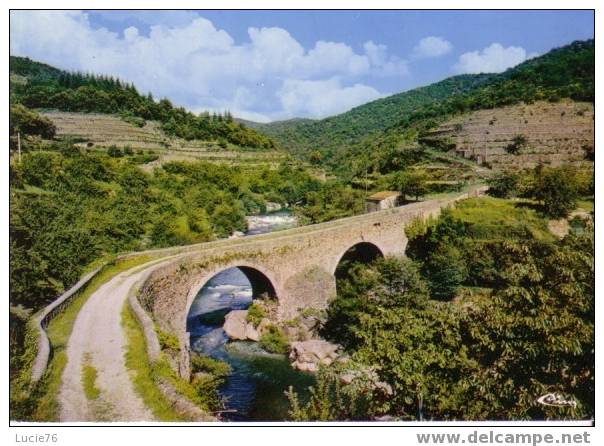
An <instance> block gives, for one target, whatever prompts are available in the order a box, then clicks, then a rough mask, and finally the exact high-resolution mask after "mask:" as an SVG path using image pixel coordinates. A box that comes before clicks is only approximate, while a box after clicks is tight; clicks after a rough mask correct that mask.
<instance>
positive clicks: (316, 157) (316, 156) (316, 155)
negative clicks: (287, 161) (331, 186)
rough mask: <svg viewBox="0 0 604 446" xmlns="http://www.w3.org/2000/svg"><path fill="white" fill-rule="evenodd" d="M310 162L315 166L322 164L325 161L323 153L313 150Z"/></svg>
mask: <svg viewBox="0 0 604 446" xmlns="http://www.w3.org/2000/svg"><path fill="white" fill-rule="evenodd" d="M309 160H310V163H311V164H313V165H318V164H321V161H322V160H323V154H322V153H321V152H319V151H318V150H313V151H312V152H311V153H310V156H309Z"/></svg>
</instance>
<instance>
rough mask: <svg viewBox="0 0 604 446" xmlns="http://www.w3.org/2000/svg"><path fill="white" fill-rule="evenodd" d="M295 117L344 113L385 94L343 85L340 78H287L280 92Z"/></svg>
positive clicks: (355, 85) (374, 90) (360, 87)
mask: <svg viewBox="0 0 604 446" xmlns="http://www.w3.org/2000/svg"><path fill="white" fill-rule="evenodd" d="M277 96H278V97H279V99H280V101H281V104H282V106H283V109H284V110H286V111H287V113H288V114H289V115H291V116H314V117H325V116H329V115H334V114H337V113H341V112H344V111H346V110H349V109H351V108H352V107H356V106H357V105H360V104H363V103H365V102H368V101H372V100H374V99H378V98H380V97H382V96H383V95H382V94H381V93H380V92H379V91H377V90H376V89H375V88H373V87H369V86H367V85H363V84H354V85H353V86H350V87H345V86H342V84H341V82H340V79H338V78H337V77H334V78H331V79H327V80H286V81H285V82H284V83H283V87H282V88H281V89H280V90H279V91H278V92H277Z"/></svg>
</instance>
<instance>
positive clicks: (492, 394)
mask: <svg viewBox="0 0 604 446" xmlns="http://www.w3.org/2000/svg"><path fill="white" fill-rule="evenodd" d="M594 54H595V53H594V40H593V39H592V40H585V41H576V42H573V43H569V44H568V45H565V46H563V47H560V48H555V49H553V50H551V51H549V52H547V53H545V54H542V55H540V56H538V57H534V58H529V59H527V60H526V61H524V62H522V63H519V64H518V65H516V66H514V67H512V68H509V69H507V70H504V71H502V72H500V73H486V74H485V73H481V74H462V75H457V76H453V77H450V78H447V79H444V80H442V81H439V82H436V83H433V84H430V85H427V86H423V87H419V88H415V89H411V90H409V91H405V92H401V93H397V94H394V95H391V96H388V97H384V98H380V99H378V100H375V101H371V102H368V103H365V104H362V105H359V106H356V107H354V108H352V109H350V110H349V111H346V112H344V113H341V114H338V115H335V116H331V117H328V118H325V119H306V118H294V119H290V120H286V121H278V122H272V123H268V124H259V123H255V122H251V121H246V120H241V119H237V117H235V116H232V115H231V113H230V112H228V111H223V112H221V113H209V112H202V113H193V112H191V111H188V110H186V109H185V108H184V107H180V106H177V105H173V104H172V103H171V102H170V100H169V99H167V98H161V99H156V98H154V97H153V95H152V94H151V93H148V94H143V93H140V92H139V91H138V90H137V88H136V87H135V85H134V84H132V83H129V82H125V81H121V80H119V79H118V78H115V77H113V76H111V75H108V74H101V73H99V74H83V73H80V72H72V71H67V70H62V69H60V68H56V67H53V66H50V65H47V64H44V63H40V62H36V61H34V60H31V59H29V58H25V57H18V56H11V60H10V66H11V78H10V79H11V84H10V87H11V108H10V140H9V151H10V155H9V160H10V162H9V167H10V286H11V293H10V323H11V345H10V348H11V363H10V366H11V375H10V377H11V397H10V398H11V419H14V420H26V421H33V422H47V421H62V422H67V421H141V420H149V421H150V420H153V421H231V422H237V421H249V420H255V421H267V420H271V421H284V420H289V421H344V420H347V421H350V420H355V421H370V420H382V419H385V420H391V421H414V420H425V419H429V420H473V421H475V420H488V421H491V420H497V421H505V420H542V419H549V420H592V419H593V416H594V405H595V400H594V376H595V375H594V361H593V360H594V349H593V343H594V337H593V329H594V298H595V290H594V280H595V266H594V265H595V264H594V234H595V223H594V218H595V211H594V203H595V179H594V169H595V140H594V138H595V107H594V85H595V77H594V76H595V75H594ZM485 195H486V196H485ZM376 197H377V198H376ZM392 197H394V198H392ZM390 198H392V200H391V201H388V200H389V199H390ZM371 200H373V201H371ZM369 201H371V203H369ZM370 204H371V206H370ZM372 210H375V212H370V211H372ZM291 226H297V227H295V228H291ZM268 232H271V234H268ZM97 269H98V271H97V273H96V274H95V278H94V279H93V280H92V281H90V282H88V283H85V284H83V285H82V287H81V288H79V289H77V290H75V292H74V294H73V297H72V298H70V300H69V301H67V304H66V305H62V306H61V308H60V309H59V310H58V311H56V312H53V313H52V315H51V316H50V317H49V320H44V321H43V322H41V321H40V320H39V315H40V314H42V313H43V312H44V309H45V308H47V306H48V305H49V304H51V303H52V302H53V301H55V300H56V299H57V298H60V297H61V296H63V295H65V294H64V293H66V291H67V290H69V289H70V288H71V287H72V286H73V285H74V284H75V283H77V282H78V280H79V279H80V278H81V277H82V276H83V275H84V274H86V273H87V272H90V271H93V270H97ZM106 310H107V311H106ZM527 315H530V317H527ZM233 327H234V328H233ZM241 333H243V334H241ZM45 336H48V340H49V344H50V348H51V352H52V354H51V355H50V356H49V358H50V359H49V362H48V364H46V366H47V367H46V368H45V369H44V371H43V373H40V376H38V377H37V378H36V379H33V378H32V367H33V363H34V359H35V358H36V357H37V356H38V355H39V352H40V350H39V349H38V345H39V340H40V339H41V337H42V338H44V337H45ZM38 378H39V379H38ZM289 385H291V387H289ZM546 392H551V393H556V394H559V395H565V396H566V397H568V398H569V399H570V400H572V401H573V402H574V404H573V405H568V406H564V407H549V406H544V405H541V404H540V403H538V397H540V396H542V395H543V394H545V393H546ZM124 395H125V396H126V397H127V398H126V399H125V400H124ZM269 406H270V407H269Z"/></svg>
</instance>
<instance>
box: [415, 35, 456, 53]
mask: <svg viewBox="0 0 604 446" xmlns="http://www.w3.org/2000/svg"><path fill="white" fill-rule="evenodd" d="M452 49H453V45H452V44H451V42H449V41H448V40H445V39H443V38H442V37H437V36H428V37H424V38H423V39H421V40H420V41H419V42H418V44H417V45H416V46H415V48H413V57H417V58H430V57H440V56H444V55H445V54H447V53H450V52H451V50H452Z"/></svg>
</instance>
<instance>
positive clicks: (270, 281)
mask: <svg viewBox="0 0 604 446" xmlns="http://www.w3.org/2000/svg"><path fill="white" fill-rule="evenodd" d="M233 268H237V269H239V270H240V271H241V272H242V273H243V274H244V275H245V276H246V278H247V279H248V281H249V282H250V285H251V287H252V298H257V297H260V296H261V295H263V294H267V295H268V297H270V298H272V299H277V300H278V299H279V298H280V296H282V292H281V288H280V286H279V282H278V281H277V278H276V277H275V276H274V275H273V273H272V272H271V271H268V270H267V269H266V268H264V267H263V266H261V265H257V264H252V263H249V262H245V261H234V262H230V263H228V264H222V265H219V266H216V267H215V268H212V269H210V270H208V271H205V272H204V273H203V274H202V275H200V277H199V278H198V279H197V280H196V281H195V282H194V285H193V286H192V287H191V289H190V290H189V294H188V295H187V304H186V308H185V312H184V321H183V323H184V326H185V327H186V326H187V319H188V316H189V312H190V311H191V306H192V305H193V301H194V300H195V298H196V297H197V295H198V294H199V292H200V291H201V289H202V288H203V287H204V285H206V284H207V283H208V282H209V281H210V280H211V279H212V278H214V277H215V276H217V275H218V274H220V273H222V272H224V271H227V270H229V269H233Z"/></svg>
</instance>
